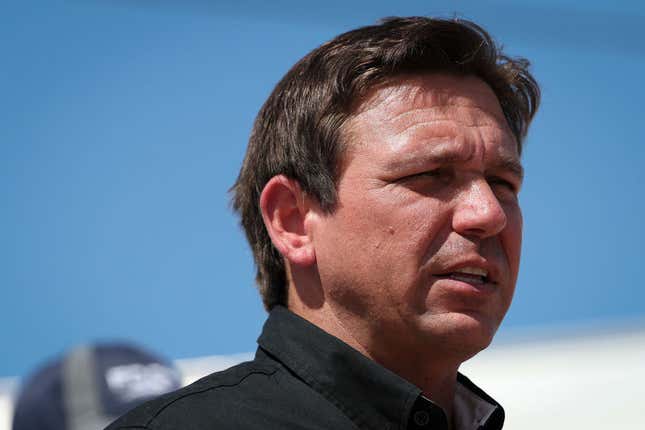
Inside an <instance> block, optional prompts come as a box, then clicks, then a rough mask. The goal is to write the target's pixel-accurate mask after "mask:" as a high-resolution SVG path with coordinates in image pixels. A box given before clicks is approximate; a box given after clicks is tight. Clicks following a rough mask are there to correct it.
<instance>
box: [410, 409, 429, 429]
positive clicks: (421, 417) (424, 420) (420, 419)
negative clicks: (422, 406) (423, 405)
mask: <svg viewBox="0 0 645 430" xmlns="http://www.w3.org/2000/svg"><path fill="white" fill-rule="evenodd" d="M413 418H414V423H415V424H416V425H418V426H420V427H422V426H426V425H428V423H429V422H430V414H429V413H427V412H426V411H416V412H415V413H414V415H413Z"/></svg>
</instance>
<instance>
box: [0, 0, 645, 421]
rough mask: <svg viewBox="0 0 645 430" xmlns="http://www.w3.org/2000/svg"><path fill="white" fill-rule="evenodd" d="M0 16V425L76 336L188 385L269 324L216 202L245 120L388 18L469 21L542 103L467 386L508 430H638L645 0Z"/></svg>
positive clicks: (148, 7) (237, 159)
mask: <svg viewBox="0 0 645 430" xmlns="http://www.w3.org/2000/svg"><path fill="white" fill-rule="evenodd" d="M2 5H3V8H2V13H1V14H0V36H1V37H0V53H1V54H2V55H1V59H0V100H1V103H0V291H1V296H0V297H1V298H0V348H1V353H0V430H4V429H5V428H9V427H8V426H9V423H10V416H11V410H12V409H11V408H12V404H13V403H12V399H13V398H15V395H16V393H17V391H18V390H19V387H20V381H21V380H23V379H24V378H25V377H26V376H27V375H28V374H29V372H30V371H31V370H32V369H34V367H35V366H37V365H38V364H39V363H41V362H42V361H43V360H44V359H46V358H48V357H51V356H52V355H55V354H59V353H61V352H62V351H64V350H67V349H69V348H70V347H72V346H73V345H76V344H79V343H83V342H88V341H93V340H111V339H130V340H134V341H136V342H138V343H141V344H143V345H145V346H146V347H148V348H151V349H152V350H155V351H158V352H160V353H161V354H163V355H165V356H167V357H170V358H171V359H173V360H178V361H176V362H177V363H178V364H179V367H180V368H181V369H183V370H184V376H185V380H190V379H191V378H194V377H197V376H199V374H202V373H204V372H206V371H209V370H212V369H215V368H221V367H222V366H225V365H228V364H229V363H233V362H236V361H239V360H241V359H243V358H244V357H247V356H248V353H250V352H252V351H254V350H255V339H256V337H257V335H258V333H259V331H260V328H261V325H262V323H263V321H264V318H265V312H264V310H263V308H262V305H261V302H260V299H259V296H258V294H257V292H256V291H255V288H254V280H253V279H254V272H255V269H254V267H253V262H252V257H251V252H250V250H249V249H248V247H247V245H246V241H245V239H244V236H243V233H242V231H241V229H240V228H239V226H238V222H237V219H236V217H235V216H234V215H233V213H232V212H231V210H230V206H229V196H228V193H227V190H228V188H229V187H230V186H231V185H232V183H233V181H234V180H235V178H236V175H237V171H238V168H239V165H240V163H241V160H242V157H243V154H244V151H245V147H246V141H247V138H248V134H249V130H250V128H251V125H252V122H253V119H254V117H255V114H256V113H257V111H258V109H259V108H260V106H261V104H262V103H263V101H264V100H265V99H266V97H267V96H268V94H269V93H270V91H271V90H272V88H273V86H274V85H275V84H276V83H277V82H278V80H279V79H280V78H281V77H282V75H283V74H284V73H285V72H286V71H287V70H288V69H289V68H290V66H291V65H292V64H293V63H294V62H296V61H297V60H298V59H299V58H301V57H302V56H303V55H305V54H306V53H307V52H308V51H310V50H311V49H313V48H314V47H316V46H318V45H319V44H321V43H323V42H324V41H326V40H328V39H330V38H332V37H333V36H335V35H337V34H339V33H341V32H343V31H346V30H349V29H351V28H354V27H357V26H361V25H367V24H371V23H374V22H375V21H376V20H378V19H379V18H382V17H385V16H391V15H439V16H444V17H446V16H448V17H450V16H458V17H463V18H468V19H471V20H474V21H475V22H477V23H479V24H480V25H482V26H484V27H485V28H486V29H487V30H488V31H489V32H490V33H491V34H493V36H494V37H495V39H496V40H498V41H499V42H501V43H502V44H503V45H504V46H505V49H506V51H507V53H509V54H510V55H513V56H523V57H526V58H528V59H530V60H531V62H532V63H533V69H532V70H533V72H534V75H535V76H536V77H537V79H538V81H539V82H540V83H541V86H542V89H543V102H542V106H541V110H540V112H539V113H538V116H537V117H536V119H535V122H534V124H533V126H532V128H531V131H530V134H529V138H528V142H527V146H526V149H525V152H524V156H523V161H524V164H525V167H526V171H527V175H526V180H525V185H524V188H523V190H522V193H521V202H522V205H523V208H524V217H525V219H524V222H525V234H524V244H523V261H522V268H521V273H520V279H519V281H518V285H517V291H516V296H515V301H514V304H513V306H512V307H511V310H510V312H509V314H508V316H507V319H506V321H505V322H504V324H503V327H502V328H501V330H500V333H499V335H498V338H497V339H496V342H495V344H494V346H493V348H492V349H491V350H489V351H486V352H485V353H483V354H481V357H479V358H475V359H474V360H472V363H471V362H469V363H466V365H465V369H466V370H465V372H467V373H468V374H469V376H471V377H472V379H473V380H474V381H475V382H477V383H480V384H481V385H482V386H483V387H484V388H485V389H487V391H489V392H490V394H491V395H492V396H493V397H495V398H497V399H498V400H499V401H500V402H501V403H502V404H504V405H505V407H506V409H507V422H508V426H509V428H524V429H527V428H545V426H546V425H549V428H572V427H580V428H582V427H583V426H584V427H586V428H600V427H601V426H604V427H606V426H607V425H609V424H611V425H613V426H614V427H615V428H623V429H628V428H634V429H635V428H642V427H638V425H639V424H640V425H642V423H639V421H637V419H638V418H639V414H640V413H639V411H638V407H640V406H641V404H642V400H643V399H644V398H645V388H643V387H645V369H644V363H645V346H644V345H645V288H643V287H644V285H643V281H642V280H641V281H639V279H640V278H639V276H640V275H639V273H640V272H639V270H640V269H639V268H641V267H642V266H643V263H644V259H643V250H642V249H643V243H645V228H644V223H643V211H644V209H645V205H644V203H643V200H644V199H643V197H644V194H645V193H644V192H643V189H642V185H643V184H644V183H645V173H644V169H643V167H642V166H643V165H645V142H644V138H645V128H644V127H643V124H644V123H645V121H644V113H645V108H644V107H643V100H644V99H645V85H644V84H643V77H644V76H645V36H644V35H643V33H642V23H643V22H644V20H645V3H643V2H640V1H636V0H634V1H629V0H622V1H620V0H618V1H614V2H607V1H603V2H601V1H594V0H589V1H586V2H580V1H574V0H557V1H556V0H514V1H511V0H506V1H505V0H496V1H484V0H472V1H466V0H463V1H462V0H460V1H428V0H426V1H416V0H413V1H405V2H400V3H394V2H392V1H381V0H371V1H364V0H359V1H354V2H347V1H340V0H327V1H324V2H312V3H307V2H302V1H294V0H274V1H272V2H265V1H258V0H237V1H235V2H233V1H207V0H183V1H177V0H175V1H171V0H158V1H142V0H84V1H81V0H67V1H57V0H49V1H45V2H24V1H23V2H20V1H17V0H3V1H2ZM594 390H595V391H594ZM567 420H569V421H567ZM621 420H622V421H621ZM641 422H642V420H641ZM3 426H5V427H3ZM532 426H533V427H532Z"/></svg>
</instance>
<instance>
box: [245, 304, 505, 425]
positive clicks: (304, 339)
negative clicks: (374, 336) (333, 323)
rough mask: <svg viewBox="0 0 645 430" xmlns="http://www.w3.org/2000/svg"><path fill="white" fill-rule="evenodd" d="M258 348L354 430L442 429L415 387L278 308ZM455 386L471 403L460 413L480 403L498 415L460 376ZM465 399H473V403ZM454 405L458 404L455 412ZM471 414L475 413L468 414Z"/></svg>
mask: <svg viewBox="0 0 645 430" xmlns="http://www.w3.org/2000/svg"><path fill="white" fill-rule="evenodd" d="M258 344H259V345H260V348H261V349H262V350H264V352H266V353H268V354H269V355H270V356H272V357H274V358H275V359H277V360H278V361H280V362H281V363H282V364H283V365H284V366H286V367H287V368H288V369H289V370H291V371H292V372H293V373H294V374H295V375H297V376H298V377H299V378H301V379H302V380H303V381H305V382H306V383H307V384H308V385H309V386H311V387H312V388H313V389H314V390H316V391H318V392H319V393H320V394H322V395H323V396H324V397H325V398H327V400H329V401H330V402H332V403H333V404H334V405H335V406H336V407H338V408H339V409H340V410H341V411H343V412H344V413H345V414H346V415H347V416H348V417H349V418H350V419H351V420H352V421H354V422H355V423H356V425H357V426H358V427H359V428H369V429H372V428H373V429H376V428H378V429H383V428H388V429H389V428H392V429H395V428H398V429H406V428H418V429H423V428H428V427H426V425H429V424H431V425H432V428H442V427H441V426H436V424H439V422H441V423H445V414H444V413H443V410H442V409H441V408H440V407H439V406H437V405H436V404H434V403H433V402H432V401H430V400H428V399H426V398H425V397H423V396H422V395H421V390H420V389H419V388H418V387H417V386H415V385H413V384H411V383H409V382H408V381H406V380H405V379H403V378H401V377H400V376H398V375H396V374H394V373H393V372H391V371H389V370H388V369H386V368H384V367H383V366H381V365H379V364H378V363H376V362H374V361H372V360H370V359H369V358H367V357H365V356H364V355H363V354H361V353H360V352H358V351H356V350H355V349H353V348H351V347H350V346H349V345H347V344H346V343H344V342H343V341H341V340H340V339H338V338H336V337H334V336H332V335H330V334H328V333H326V332H325V331H323V330H322V329H320V328H319V327H317V326H315V325H314V324H312V323H310V322H309V321H307V320H305V319H303V318H301V317H299V316H297V315H295V314H294V313H292V312H290V311H289V310H287V309H286V308H284V307H282V306H276V307H274V308H273V310H272V311H271V313H270V315H269V318H268V319H267V321H266V323H265V325H264V329H263V331H262V334H261V335H260V338H259V339H258ZM464 382H466V383H464ZM458 385H463V387H462V388H463V389H458V392H459V393H460V396H461V397H462V398H463V399H468V400H469V401H470V402H471V403H468V402H462V403H461V404H462V405H463V406H464V407H470V406H471V405H472V404H473V403H472V402H473V401H475V402H476V400H477V399H479V400H480V401H481V402H483V403H481V404H479V403H477V404H478V405H479V406H480V407H481V408H483V407H484V406H485V404H486V403H488V404H490V405H491V407H492V409H495V410H497V409H498V408H499V409H500V410H501V407H500V406H499V405H498V404H497V403H496V402H495V401H494V400H492V399H491V398H490V397H488V396H487V395H486V394H485V393H483V391H481V390H480V389H479V388H477V387H476V386H475V385H474V384H472V382H470V381H469V380H468V379H467V378H465V377H462V376H461V375H459V377H458ZM467 393H472V395H473V397H472V398H471V397H470V396H468V395H467ZM481 394H483V395H484V396H485V397H483V396H481ZM459 405H460V404H459V403H457V404H456V407H460V406H459ZM489 409H490V408H489ZM420 411H421V412H420ZM476 411H479V409H477V410H474V411H473V413H475V412H476ZM493 412H494V411H492V410H488V409H487V410H486V411H485V413H488V415H487V416H486V417H481V418H482V419H481V420H480V421H482V420H484V421H485V419H486V418H488V417H490V416H491V415H494V414H493ZM501 412H502V421H503V411H501ZM459 413H460V414H461V412H459ZM426 418H427V419H426ZM478 419H479V418H478V417H477V416H468V415H466V417H465V420H467V421H469V422H471V421H472V422H474V421H477V420H478ZM473 420H474V421H473ZM462 421H463V420H462ZM417 424H423V425H421V426H417ZM408 425H410V426H408ZM443 425H444V426H445V424H443ZM435 426H436V427H435ZM463 428H465V429H468V430H470V428H475V429H476V428H477V427H470V428H469V427H463ZM484 428H489V427H484ZM490 428H498V427H490ZM499 428H501V425H500V427H499ZM460 430H461V428H460Z"/></svg>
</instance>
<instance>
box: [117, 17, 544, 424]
mask: <svg viewBox="0 0 645 430" xmlns="http://www.w3.org/2000/svg"><path fill="white" fill-rule="evenodd" d="M527 66H528V62H527V61H525V60H512V59H510V58H508V57H506V56H504V55H503V54H501V53H500V52H499V51H498V49H497V47H496V46H495V43H494V42H493V41H492V40H491V38H490V37H489V36H488V34H487V33H486V32H485V31H484V30H483V29H481V28H480V27H478V26H477V25H475V24H473V23H470V22H467V21H461V20H435V19H429V18H420V17H413V18H392V19H387V20H385V21H383V22H382V23H381V24H379V25H375V26H370V27H365V28H360V29H357V30H354V31H350V32H348V33H345V34H343V35H340V36H338V37H336V38H335V39H333V40H332V41H330V42H328V43H326V44H324V45H322V46H321V47H319V48H317V49H316V50H314V51H313V52H311V53H310V54H308V55H307V56H306V57H305V58H303V59H302V60H301V61H300V62H298V63H297V64H296V65H295V66H294V67H293V68H292V69H291V70H290V71H289V72H288V73H287V75H286V76H285V77H284V78H283V79H282V81H281V82H280V83H279V84H278V85H277V86H276V88H275V90H274V91H273V93H272V94H271V96H270V97H269V99H268V100H267V102H266V103H265V105H264V106H263V107H262V109H261V111H260V113H259V114H258V117H257V119H256V123H255V125H254V128H253V132H252V134H251V138H250V142H249V147H248V151H247V154H246V158H245V160H244V164H243V166H242V169H241V172H240V175H239V177H238V179H237V182H236V183H235V185H234V187H233V194H234V207H235V209H236V210H237V211H238V212H239V213H240V215H241V219H242V225H243V227H244V229H245V231H246V234H247V237H248V240H249V242H250V244H251V246H252V249H253V253H254V257H255V261H256V263H257V266H258V274H257V281H258V284H259V289H260V293H261V295H262V298H263V301H264V304H265V306H266V308H267V309H268V310H269V311H270V315H269V318H268V320H267V322H266V324H265V327H264V330H263V333H262V335H261V336H260V338H259V340H258V343H259V348H258V351H257V355H256V358H255V360H254V361H252V362H249V363H243V364H241V365H239V366H236V367H233V368H231V369H229V370H227V371H224V372H222V373H217V374H213V375H210V376H208V377H206V378H204V379H202V380H201V381H199V382H197V383H196V384H194V385H192V386H190V387H188V388H185V389H183V390H180V391H178V392H177V393H175V394H173V395H169V396H164V397H163V398H162V399H161V400H158V401H155V402H153V403H150V404H148V405H147V406H146V407H144V408H139V409H138V410H135V411H134V412H132V413H131V414H129V415H127V416H126V417H125V418H123V419H121V420H120V421H118V422H117V423H116V424H114V425H113V426H112V427H110V428H111V429H117V428H147V429H160V430H161V429H214V428H231V429H256V428H257V429H267V428H307V429H350V428H351V429H356V428H359V429H426V428H428V429H460V430H462V429H469V430H470V429H478V428H480V429H499V428H501V427H502V424H503V420H504V412H503V410H502V408H501V406H499V405H498V404H497V403H496V402H495V401H494V400H493V399H492V398H490V397H489V396H488V395H486V394H485V393H484V392H483V391H482V390H480V389H479V388H477V387H476V386H475V385H474V384H473V383H472V382H470V381H469V380H468V379H466V378H465V377H464V376H462V375H460V374H459V373H458V368H459V366H460V364H461V363H462V362H463V361H465V360H467V359H468V358H470V357H472V356H473V355H475V354H476V353H477V352H479V351H480V350H482V349H483V348H485V347H486V346H487V345H488V344H489V343H490V342H491V340H492V338H493V335H494V333H495V331H496V329H497V327H498V326H499V324H500V322H501V320H502V318H503V316H504V314H505V313H506V311H507V309H508V307H509V305H510V302H511V298H512V295H513V291H514V288H515V281H516V279H517V273H518V266H519V257H520V243H521V230H522V216H521V212H520V208H519V205H518V191H519V189H520V186H521V183H522V166H521V164H520V152H521V148H522V140H523V138H524V137H525V135H526V131H527V127H528V125H529V123H530V121H531V119H532V117H533V115H534V114H535V111H536V109H537V105H538V101H539V88H538V86H537V84H536V83H535V81H534V79H533V78H532V76H531V75H530V74H529V72H528V71H527Z"/></svg>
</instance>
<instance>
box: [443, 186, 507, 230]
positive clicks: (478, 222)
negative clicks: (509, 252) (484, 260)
mask: <svg viewBox="0 0 645 430" xmlns="http://www.w3.org/2000/svg"><path fill="white" fill-rule="evenodd" d="M457 200H458V201H457V204H456V206H455V210H454V213H453V218H452V228H453V230H454V231H456V232H457V233H460V234H462V235H464V236H475V237H479V238H485V237H490V236H494V235H496V234H498V233H499V232H501V231H502V230H504V227H506V221H507V219H506V212H504V208H503V207H502V205H501V204H500V202H499V200H498V198H497V196H495V193H493V190H492V189H491V188H490V186H489V184H488V183H487V182H486V181H485V180H483V179H482V180H479V181H473V182H471V183H470V186H469V187H468V189H466V190H464V191H463V192H462V193H460V194H459V195H458V197H457Z"/></svg>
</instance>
